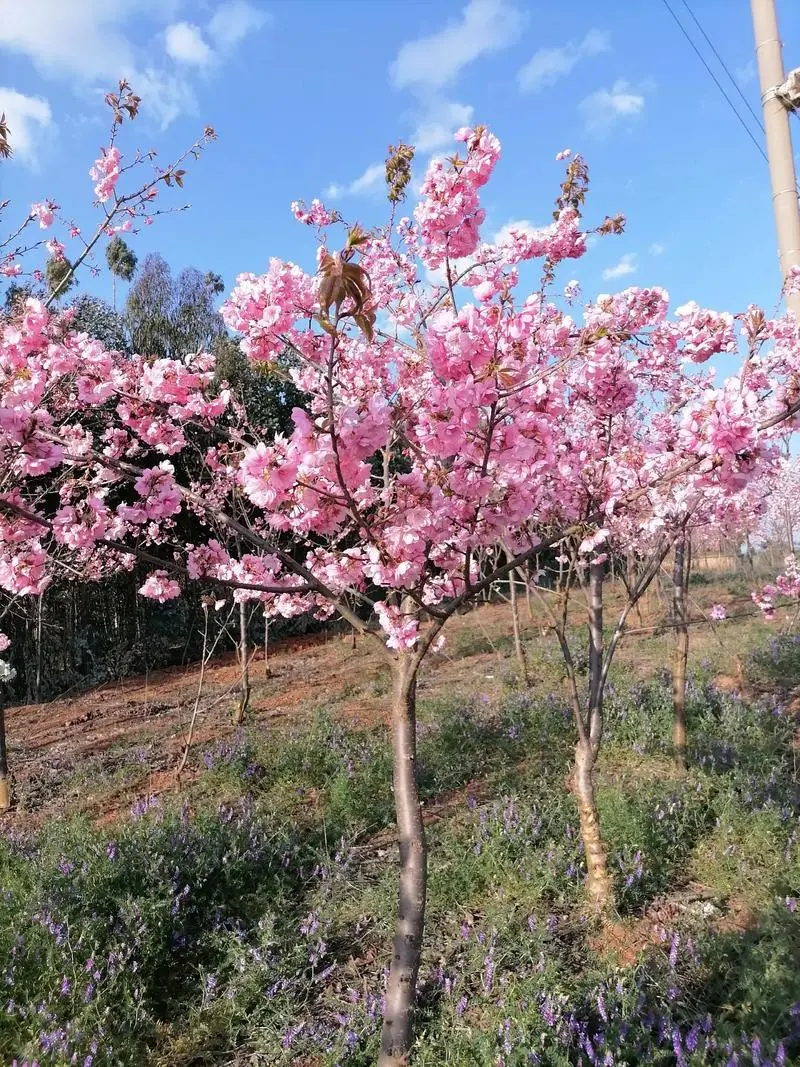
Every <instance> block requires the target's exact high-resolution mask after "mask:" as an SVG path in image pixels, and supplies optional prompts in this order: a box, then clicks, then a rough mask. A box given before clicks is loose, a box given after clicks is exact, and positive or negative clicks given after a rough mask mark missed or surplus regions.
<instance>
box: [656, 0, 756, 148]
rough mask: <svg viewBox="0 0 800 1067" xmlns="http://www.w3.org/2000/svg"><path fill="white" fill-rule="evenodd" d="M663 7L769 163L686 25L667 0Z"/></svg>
mask: <svg viewBox="0 0 800 1067" xmlns="http://www.w3.org/2000/svg"><path fill="white" fill-rule="evenodd" d="M664 7H665V8H666V9H667V11H669V13H670V15H672V17H673V18H674V19H675V22H676V23H677V24H678V28H679V29H680V31H681V33H682V34H683V36H684V37H685V38H686V40H687V41H688V42H689V44H690V45H691V46H692V50H693V51H694V53H695V54H696V55H697V58H698V59H699V60H700V62H701V63H702V64H703V66H704V67H705V68H706V70H707V71H708V73H709V75H710V77H711V79H712V81H713V82H714V84H715V85H716V87H717V88H718V89H719V91H720V92H721V93H722V95H723V96H724V97H725V99H726V100H727V102H728V106H729V107H730V109H731V111H732V112H733V113H734V115H735V116H736V118H737V119H738V120H739V122H740V123H741V125H742V129H743V130H744V132H745V133H746V134H747V136H748V137H749V138H750V140H751V141H752V142H753V144H754V145H755V146H756V148H757V149H758V151H759V152H760V153H761V155H762V156H763V158H764V159H765V160H766V161H767V163H769V159H768V158H767V153H766V152H765V151H764V149H763V148H762V147H761V145H760V144H759V143H758V140H757V138H756V137H755V135H754V134H753V131H752V130H751V129H750V127H749V126H748V125H747V123H746V122H745V120H744V119H743V118H742V116H741V115H740V114H739V111H738V110H737V108H736V105H735V104H734V102H733V100H731V98H730V97H729V96H728V94H727V92H726V91H725V88H724V87H723V85H722V83H721V82H720V80H719V78H718V77H717V76H716V74H715V73H714V71H713V70H712V69H711V67H710V66H709V65H708V63H707V62H706V59H705V56H704V55H703V53H702V52H701V51H700V49H699V48H698V47H697V45H696V44H695V43H694V41H693V40H692V38H691V37H690V36H689V33H688V31H687V30H686V27H685V26H684V25H683V23H682V22H681V20H680V19H679V18H678V16H677V15H676V14H675V12H674V11H673V9H672V8H671V7H670V4H669V0H664Z"/></svg>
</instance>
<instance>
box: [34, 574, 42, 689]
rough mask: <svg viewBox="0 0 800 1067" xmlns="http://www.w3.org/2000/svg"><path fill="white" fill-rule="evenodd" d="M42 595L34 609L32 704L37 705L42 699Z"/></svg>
mask: <svg viewBox="0 0 800 1067" xmlns="http://www.w3.org/2000/svg"><path fill="white" fill-rule="evenodd" d="M43 597H44V593H40V594H39V601H38V604H37V609H36V684H35V688H34V702H35V703H36V704H38V703H39V701H40V700H41V697H42V598H43Z"/></svg>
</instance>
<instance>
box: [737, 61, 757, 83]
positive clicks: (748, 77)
mask: <svg viewBox="0 0 800 1067" xmlns="http://www.w3.org/2000/svg"><path fill="white" fill-rule="evenodd" d="M734 74H735V75H736V80H737V81H738V82H739V84H740V85H750V84H751V82H754V81H755V80H756V75H757V74H758V72H757V70H756V64H755V60H754V59H748V61H747V62H746V63H744V64H743V65H742V66H741V67H737V68H736V70H735V71H734Z"/></svg>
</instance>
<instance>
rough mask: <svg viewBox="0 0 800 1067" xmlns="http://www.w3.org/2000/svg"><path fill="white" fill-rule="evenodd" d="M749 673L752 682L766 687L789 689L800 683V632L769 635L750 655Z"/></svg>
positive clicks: (746, 667) (784, 690)
mask: <svg viewBox="0 0 800 1067" xmlns="http://www.w3.org/2000/svg"><path fill="white" fill-rule="evenodd" d="M745 672H746V674H747V677H748V678H749V679H750V681H751V682H753V683H754V684H755V685H759V686H763V687H765V688H768V687H770V686H772V687H776V688H778V689H780V690H781V691H783V692H788V691H789V690H790V689H793V688H795V687H796V686H798V685H800V634H796V633H795V634H774V635H773V634H770V635H769V636H767V637H766V638H765V639H764V640H763V641H762V642H761V643H760V644H758V645H756V647H755V648H753V649H752V650H751V651H750V653H749V654H748V656H747V660H746V663H745Z"/></svg>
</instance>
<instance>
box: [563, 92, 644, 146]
mask: <svg viewBox="0 0 800 1067" xmlns="http://www.w3.org/2000/svg"><path fill="white" fill-rule="evenodd" d="M644 104H645V98H644V92H643V89H642V88H640V89H639V90H636V89H635V88H634V87H633V86H631V85H630V84H629V83H628V82H626V81H624V80H622V79H619V80H618V81H615V82H614V84H613V85H612V86H611V88H610V89H598V90H597V92H594V93H591V94H590V95H589V96H587V97H586V98H585V99H584V100H582V101H581V102H580V104H579V105H578V110H579V111H580V112H581V114H582V115H583V120H584V123H585V125H586V129H587V131H588V132H589V133H593V134H595V135H596V136H597V137H603V136H605V135H606V134H607V133H610V132H611V130H612V129H613V128H614V126H616V125H617V124H618V123H620V122H625V121H626V120H633V119H636V118H638V117H639V116H640V115H641V114H642V112H643V111H644Z"/></svg>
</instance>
